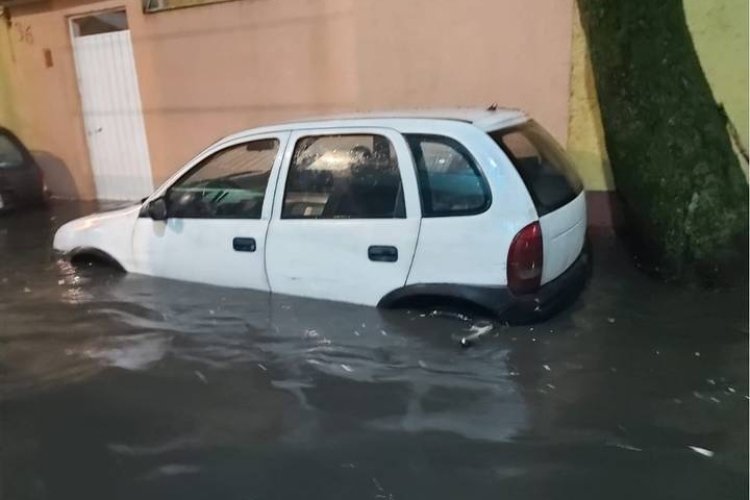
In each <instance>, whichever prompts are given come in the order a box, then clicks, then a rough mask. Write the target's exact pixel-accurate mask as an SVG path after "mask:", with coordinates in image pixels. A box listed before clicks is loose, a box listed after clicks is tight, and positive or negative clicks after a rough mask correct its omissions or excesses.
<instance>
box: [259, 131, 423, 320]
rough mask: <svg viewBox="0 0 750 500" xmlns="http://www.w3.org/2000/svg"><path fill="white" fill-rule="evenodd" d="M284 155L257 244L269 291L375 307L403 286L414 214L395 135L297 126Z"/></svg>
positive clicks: (410, 180) (415, 202) (406, 165)
mask: <svg viewBox="0 0 750 500" xmlns="http://www.w3.org/2000/svg"><path fill="white" fill-rule="evenodd" d="M284 156H285V157H284V166H283V168H282V169H281V170H282V171H281V174H280V176H279V182H278V189H277V190H276V193H277V194H276V198H275V200H274V210H273V216H272V220H271V225H270V227H269V233H268V240H267V245H266V267H267V270H268V277H269V282H270V286H271V290H272V292H274V293H284V294H290V295H299V296H305V297H313V298H321V299H330V300H340V301H345V302H353V303H358V304H367V305H375V304H377V303H378V301H379V300H380V299H381V298H382V297H383V296H384V295H385V294H386V293H388V292H390V291H391V290H394V289H396V288H399V287H402V286H404V284H405V282H406V278H407V276H408V274H409V267H410V266H411V262H412V258H413V256H414V251H415V248H416V244H417V236H418V233H419V224H420V218H421V213H420V207H419V194H418V191H417V184H416V176H415V173H414V168H413V163H412V159H411V155H410V153H409V149H408V146H407V144H406V141H405V140H404V138H403V137H402V136H401V135H400V134H399V133H397V132H395V131H393V130H391V129H381V128H342V129H320V130H304V131H298V132H294V133H292V135H291V137H290V139H289V146H288V147H287V150H286V153H285V155H284Z"/></svg>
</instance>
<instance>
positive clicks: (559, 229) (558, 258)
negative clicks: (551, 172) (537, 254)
mask: <svg viewBox="0 0 750 500" xmlns="http://www.w3.org/2000/svg"><path fill="white" fill-rule="evenodd" d="M539 225H540V226H541V227H542V242H543V243H542V245H543V251H544V264H543V266H542V284H545V283H548V282H550V281H552V280H554V279H555V278H557V277H558V276H560V275H561V274H562V273H563V272H565V270H566V269H568V268H569V267H570V266H571V265H572V264H573V262H575V260H576V259H577V258H578V256H579V255H580V254H581V250H582V249H583V245H584V241H585V239H586V195H585V193H584V192H581V193H580V194H579V195H578V196H577V197H576V198H575V199H574V200H573V201H571V202H569V203H568V204H566V205H565V206H563V207H561V208H558V209H557V210H555V211H553V212H550V213H548V214H546V215H544V216H542V217H540V218H539Z"/></svg>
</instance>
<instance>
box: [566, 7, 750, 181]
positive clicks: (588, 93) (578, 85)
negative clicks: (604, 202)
mask: <svg viewBox="0 0 750 500" xmlns="http://www.w3.org/2000/svg"><path fill="white" fill-rule="evenodd" d="M683 1H684V5H685V15H686V18H687V22H688V27H689V28H690V32H691V34H692V36H693V43H694V44H695V48H696V51H697V52H698V57H699V59H700V61H701V65H702V66H703V71H704V72H705V74H706V77H707V78H708V82H709V84H710V85H711V88H712V89H713V92H714V97H715V99H716V101H717V102H719V103H721V104H723V105H724V107H725V109H726V111H727V114H728V115H729V118H730V120H731V121H732V122H733V123H734V126H735V127H736V128H737V131H738V132H739V134H740V137H741V142H742V145H743V147H744V148H745V149H747V147H748V3H749V2H748V0H711V1H707V0H683ZM571 64H572V68H571V91H570V103H569V105H570V110H569V123H568V150H569V152H570V153H571V155H572V156H573V159H574V160H575V162H576V164H577V166H578V168H579V172H580V173H581V176H582V177H583V181H584V184H585V185H586V188H587V189H589V190H594V191H600V190H611V189H614V187H615V186H614V181H613V180H612V172H611V170H610V168H609V160H608V158H607V152H606V149H605V146H604V139H603V131H602V123H601V116H600V111H599V104H598V100H597V96H596V89H595V87H594V79H593V74H592V71H591V63H590V60H589V57H588V49H587V46H586V39H585V36H584V35H583V30H582V28H581V23H580V18H579V16H578V13H577V12H576V15H575V16H574V21H573V44H572V61H571ZM743 168H745V169H746V168H747V166H746V165H743Z"/></svg>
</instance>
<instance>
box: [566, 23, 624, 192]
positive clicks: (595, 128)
mask: <svg viewBox="0 0 750 500" xmlns="http://www.w3.org/2000/svg"><path fill="white" fill-rule="evenodd" d="M571 51H572V52H571V73H570V102H569V106H570V109H569V114H568V148H567V149H568V153H570V155H571V157H572V158H573V161H574V162H575V164H576V166H577V167H578V173H579V174H580V175H581V177H582V178H583V183H584V185H585V186H586V189H589V190H592V191H609V190H613V189H614V188H615V186H614V181H613V180H612V171H611V170H610V168H609V159H608V158H607V149H606V146H605V144H604V130H603V128H602V119H601V114H600V111H599V101H598V99H597V96H596V87H595V86H594V74H593V72H592V69H591V61H590V60H589V54H588V46H587V44H586V37H585V35H584V33H583V27H582V26H581V19H580V16H579V15H578V11H577V9H576V12H575V15H574V16H573V44H572V48H571Z"/></svg>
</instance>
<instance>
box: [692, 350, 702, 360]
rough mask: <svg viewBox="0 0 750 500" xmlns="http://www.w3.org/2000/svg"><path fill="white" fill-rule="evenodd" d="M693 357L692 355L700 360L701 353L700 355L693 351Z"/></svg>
mask: <svg viewBox="0 0 750 500" xmlns="http://www.w3.org/2000/svg"><path fill="white" fill-rule="evenodd" d="M693 355H694V356H695V357H696V358H700V357H701V353H700V352H698V351H695V352H694V353H693Z"/></svg>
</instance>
